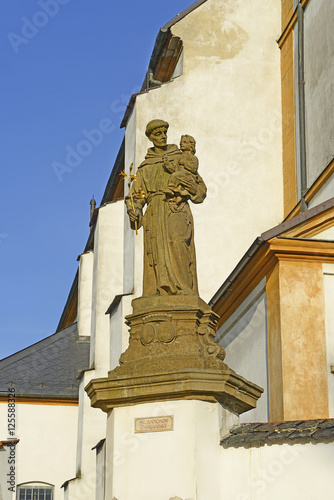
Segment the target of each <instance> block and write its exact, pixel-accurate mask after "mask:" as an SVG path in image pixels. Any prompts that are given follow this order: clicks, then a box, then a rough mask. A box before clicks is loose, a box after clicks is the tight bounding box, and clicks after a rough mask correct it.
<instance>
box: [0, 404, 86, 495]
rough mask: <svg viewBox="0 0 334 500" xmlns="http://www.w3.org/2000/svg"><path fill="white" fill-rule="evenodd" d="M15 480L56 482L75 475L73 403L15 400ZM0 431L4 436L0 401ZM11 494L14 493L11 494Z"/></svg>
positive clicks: (4, 411) (56, 485)
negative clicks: (18, 440) (53, 403)
mask: <svg viewBox="0 0 334 500" xmlns="http://www.w3.org/2000/svg"><path fill="white" fill-rule="evenodd" d="M15 418H16V436H15V439H20V442H19V443H18V445H17V447H16V484H21V483H26V482H31V481H37V482H39V481H41V482H46V483H50V484H52V485H54V500H61V499H62V498H63V490H61V489H60V486H61V485H62V484H63V482H64V480H65V479H66V478H67V477H68V476H70V477H73V476H74V475H75V454H76V436H77V423H78V407H77V406H61V405H51V404H38V405H36V404H16V415H15ZM0 435H1V439H6V438H7V404H6V403H0ZM14 498H15V496H14Z"/></svg>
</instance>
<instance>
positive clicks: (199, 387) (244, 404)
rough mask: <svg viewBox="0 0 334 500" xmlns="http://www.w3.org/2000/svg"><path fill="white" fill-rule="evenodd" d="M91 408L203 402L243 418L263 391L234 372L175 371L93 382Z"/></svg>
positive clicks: (90, 390) (111, 374) (88, 388)
mask: <svg viewBox="0 0 334 500" xmlns="http://www.w3.org/2000/svg"><path fill="white" fill-rule="evenodd" d="M86 391H87V393H88V396H89V397H90V399H91V405H92V406H94V407H96V408H101V409H102V410H103V411H105V412H110V411H111V410H112V409H113V408H116V407H119V406H129V405H133V404H139V403H147V402H152V401H166V400H176V399H199V400H202V401H211V402H217V401H218V402H219V403H221V404H222V406H224V407H225V408H228V409H229V410H231V411H232V412H234V413H237V414H240V413H243V412H245V411H247V410H250V409H252V408H255V406H256V402H257V400H258V399H259V397H260V396H261V394H262V392H263V390H262V389H261V388H260V387H258V386H257V385H255V384H253V383H251V382H248V381H247V380H246V379H244V378H243V377H241V376H239V375H237V374H236V373H235V372H233V371H232V370H230V369H228V368H227V369H226V370H208V369H197V370H196V369H188V370H176V369H175V370H173V371H169V372H165V373H163V372H161V373H155V374H151V375H150V374H147V375H137V376H130V375H128V376H116V377H115V376H114V375H113V372H110V373H109V377H106V378H100V379H95V380H92V381H91V382H90V383H89V384H88V385H87V387H86Z"/></svg>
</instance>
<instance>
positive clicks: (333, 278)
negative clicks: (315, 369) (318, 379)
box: [322, 264, 334, 418]
mask: <svg viewBox="0 0 334 500" xmlns="http://www.w3.org/2000/svg"><path fill="white" fill-rule="evenodd" d="M322 268H323V273H324V295H325V325H326V355H327V363H326V368H327V379H328V407H329V409H328V412H329V417H330V418H334V309H333V304H334V264H323V266H322Z"/></svg>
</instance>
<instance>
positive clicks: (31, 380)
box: [0, 323, 89, 399]
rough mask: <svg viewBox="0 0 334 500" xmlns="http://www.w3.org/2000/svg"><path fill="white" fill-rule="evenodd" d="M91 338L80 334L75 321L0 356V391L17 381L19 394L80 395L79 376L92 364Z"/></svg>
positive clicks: (5, 389)
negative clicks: (81, 336) (2, 357)
mask: <svg viewBox="0 0 334 500" xmlns="http://www.w3.org/2000/svg"><path fill="white" fill-rule="evenodd" d="M88 340H89V339H87V337H84V338H79V337H78V329H77V323H74V324H73V325H71V326H69V327H68V328H65V329H64V330H61V331H59V332H57V333H54V334H53V335H50V337H47V338H45V339H43V340H41V341H40V342H37V343H36V344H33V345H31V346H30V347H27V348H26V349H23V350H22V351H19V352H17V353H15V354H13V355H11V356H9V357H8V358H4V359H2V360H0V395H3V393H5V394H7V393H8V387H10V386H11V385H13V386H14V387H15V394H16V397H19V396H29V397H42V398H43V397H44V398H48V397H56V398H61V399H72V398H77V397H78V390H79V381H78V380H77V377H78V375H79V374H80V372H81V371H82V370H85V369H87V368H88V365H89V341H88ZM1 393H2V394H1Z"/></svg>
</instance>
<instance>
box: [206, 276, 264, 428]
mask: <svg viewBox="0 0 334 500" xmlns="http://www.w3.org/2000/svg"><path fill="white" fill-rule="evenodd" d="M266 317H267V312H266V294H265V279H264V280H262V281H261V283H259V285H258V286H257V287H256V288H254V290H253V291H252V292H251V294H250V295H249V296H248V297H247V298H246V299H245V300H244V302H243V303H242V304H241V305H240V306H239V307H238V309H237V310H236V311H235V312H234V313H233V314H232V315H231V317H230V318H229V319H228V321H226V322H225V323H224V324H223V325H222V326H221V327H220V329H219V330H218V332H217V334H216V342H219V343H220V344H221V345H222V346H223V347H224V348H225V349H226V358H225V362H226V363H227V364H228V366H230V367H231V368H232V369H233V370H235V371H236V372H237V373H238V374H239V375H242V376H243V377H245V378H246V379H247V380H250V381H251V382H254V383H255V384H257V385H259V386H260V387H262V389H264V393H263V394H262V396H261V397H260V399H259V401H258V403H257V407H256V408H255V409H254V410H250V411H248V412H246V413H243V414H242V415H240V421H241V422H268V419H269V411H268V370H267V326H266V324H267V321H266Z"/></svg>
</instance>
